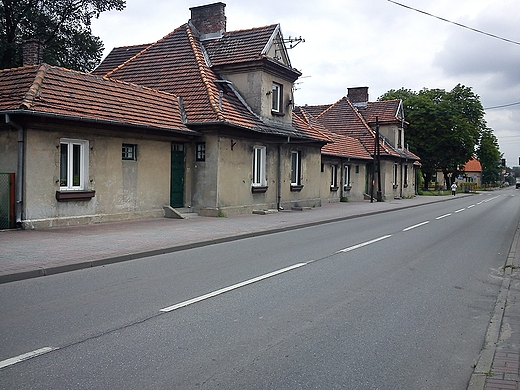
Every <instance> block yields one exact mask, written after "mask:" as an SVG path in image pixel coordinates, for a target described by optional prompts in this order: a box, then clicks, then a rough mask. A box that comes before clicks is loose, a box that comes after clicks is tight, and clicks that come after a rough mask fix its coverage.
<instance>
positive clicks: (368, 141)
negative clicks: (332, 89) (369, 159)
mask: <svg viewBox="0 0 520 390" xmlns="http://www.w3.org/2000/svg"><path fill="white" fill-rule="evenodd" d="M395 102H397V101H392V102H391V104H386V103H385V104H374V105H373V106H372V107H373V108H374V110H369V111H365V113H377V112H382V113H385V112H386V113H388V112H392V111H393V108H395V107H396V106H395ZM377 103H379V102H377ZM298 110H299V111H302V112H306V113H307V115H309V116H312V117H314V118H315V119H316V120H317V121H319V122H321V123H323V125H324V126H325V127H326V128H327V129H328V130H330V131H332V132H333V133H336V134H340V135H344V136H349V137H352V138H355V139H357V140H359V141H360V142H361V144H362V145H363V147H364V148H365V150H367V151H369V152H370V153H372V154H373V152H374V141H375V132H374V130H372V128H371V127H370V126H369V124H368V122H367V121H366V120H365V118H364V117H363V115H361V113H360V110H359V108H358V107H355V106H354V105H353V104H352V103H351V102H350V100H349V99H348V98H347V97H343V98H341V99H340V100H339V101H337V102H336V103H334V104H332V105H320V106H303V107H298ZM378 110H379V111H378ZM320 111H321V112H320ZM388 118H389V116H387V117H385V119H388ZM374 120H375V119H374ZM393 121H395V117H394V119H393ZM380 151H381V155H387V156H393V157H401V158H408V159H411V160H419V158H418V157H417V156H416V155H415V154H413V153H411V152H410V151H408V150H405V149H396V148H394V147H392V146H391V145H390V144H388V143H386V142H384V140H383V139H381V140H380Z"/></svg>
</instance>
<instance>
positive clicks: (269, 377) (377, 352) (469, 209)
mask: <svg viewBox="0 0 520 390" xmlns="http://www.w3.org/2000/svg"><path fill="white" fill-rule="evenodd" d="M519 206H520V196H516V191H515V192H512V191H503V192H496V193H495V192H493V193H489V194H484V195H478V196H474V197H465V198H460V199H456V200H453V201H450V202H441V203H437V204H430V205H425V206H421V207H417V208H413V209H405V210H400V211H395V212H390V213H385V214H380V215H374V216H370V217H362V218H355V219H351V220H347V221H344V222H336V223H329V224H325V225H321V226H316V227H311V228H305V229H299V230H293V231H288V232H284V233H277V234H271V235H266V236H262V237H257V238H250V239H246V240H239V241H234V242H229V243H225V244H219V245H213V246H208V247H203V248H198V249H193V250H188V251H184V252H178V253H173V254H169V255H162V256H156V257H151V258H147V259H141V260H136V261H132V262H126V263H120V264H114V265H110V266H106V267H98V268H92V269H87V270H82V271H76V272H71V273H66V274H59V275H54V276H49V277H45V278H37V279H30V280H26V281H20V282H15V283H9V284H4V285H0V301H1V302H0V303H1V305H0V337H1V344H0V346H1V347H0V366H2V365H5V367H3V368H1V369H0V388H2V389H15V388H16V389H58V388H59V389H62V388H66V389H160V388H164V389H199V388H200V389H216V388H223V389H455V390H456V389H461V390H462V389H466V387H467V384H468V381H469V378H470V376H471V373H472V371H473V364H474V363H475V362H476V361H477V359H478V357H479V352H480V350H481V348H482V344H483V342H484V337H485V332H486V329H487V326H488V324H489V320H490V318H491V315H492V311H493V306H494V303H495V300H496V297H497V294H498V290H499V287H500V284H501V280H502V277H501V272H500V267H502V266H503V265H504V264H505V261H506V257H507V254H508V251H509V247H510V245H511V242H512V240H513V236H514V233H515V229H516V226H517V223H518V220H519V218H520V207H519ZM41 348H48V349H45V350H41ZM39 350H41V352H42V354H41V355H40V356H36V357H33V358H31V359H27V360H24V361H22V362H19V363H16V364H10V363H11V362H12V361H9V360H8V359H10V358H13V357H19V356H23V354H25V353H28V352H33V353H34V354H38V352H35V351H39Z"/></svg>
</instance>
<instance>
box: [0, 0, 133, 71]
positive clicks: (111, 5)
mask: <svg viewBox="0 0 520 390" xmlns="http://www.w3.org/2000/svg"><path fill="white" fill-rule="evenodd" d="M124 8H125V0H0V68H1V69H6V68H13V67H17V66H21V65H22V43H23V42H24V41H25V40H28V39H37V40H39V41H41V42H42V43H43V44H44V52H43V60H44V62H46V63H48V64H51V65H58V66H63V67H66V68H69V69H75V70H80V71H89V70H92V69H93V68H94V67H95V66H96V65H97V64H98V63H99V61H100V59H101V55H102V52H103V43H102V42H101V40H100V39H99V37H96V36H93V35H92V33H91V20H92V18H98V17H99V14H100V13H101V12H104V11H110V10H118V11H121V10H123V9H124Z"/></svg>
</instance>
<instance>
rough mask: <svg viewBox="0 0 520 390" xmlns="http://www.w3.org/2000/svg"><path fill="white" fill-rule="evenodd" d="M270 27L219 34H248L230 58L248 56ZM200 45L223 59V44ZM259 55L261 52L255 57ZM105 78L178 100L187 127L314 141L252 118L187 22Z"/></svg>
mask: <svg viewBox="0 0 520 390" xmlns="http://www.w3.org/2000/svg"><path fill="white" fill-rule="evenodd" d="M276 27H277V25H273V26H268V27H267V28H259V29H252V30H248V34H246V33H245V32H240V31H239V32H236V33H235V32H231V33H226V35H225V36H229V37H236V36H241V35H248V39H249V40H250V41H248V43H247V44H244V45H243V47H242V49H241V50H239V51H238V53H239V55H237V57H236V58H241V59H244V58H253V57H254V54H253V52H254V51H255V50H261V49H259V48H260V47H261V48H262V49H263V48H264V46H265V45H266V44H267V42H268V41H269V37H270V36H271V35H272V33H273V32H272V31H274V30H275V29H276ZM273 29H274V30H273ZM217 41H219V40H217ZM235 41H236V40H235ZM224 42H225V43H226V44H228V43H229V40H228V39H224ZM253 42H254V44H253ZM204 44H205V45H208V46H211V48H212V49H211V50H212V52H213V53H214V59H215V60H219V59H220V60H223V58H225V55H224V53H226V51H227V50H229V46H227V47H226V48H225V49H223V50H219V49H218V48H217V46H218V45H217V43H209V41H208V42H205V43H204ZM217 52H218V53H219V54H216V53H217ZM260 55H261V52H259V53H258V55H257V57H258V56H260ZM106 76H107V77H110V78H114V79H119V80H124V81H127V82H131V83H134V84H139V85H144V86H147V87H150V88H154V89H158V90H161V91H166V92H169V93H173V94H175V95H177V96H179V97H180V98H182V101H183V105H184V109H185V110H186V116H187V121H188V125H191V126H196V125H203V124H215V123H220V124H227V125H229V126H233V127H238V128H243V129H246V130H250V131H254V132H259V133H266V134H273V135H281V136H291V137H295V138H302V139H309V140H313V139H314V138H312V136H310V134H309V133H303V132H300V131H298V130H297V129H295V128H293V127H292V126H291V125H284V124H282V123H281V122H280V123H277V122H274V121H270V122H269V123H267V122H265V121H263V120H262V118H260V117H259V116H258V115H257V114H255V113H254V112H253V111H252V110H251V109H250V108H249V107H248V106H247V104H246V103H245V100H244V99H242V98H241V96H240V95H239V93H238V92H237V91H236V90H235V89H234V87H233V86H232V84H230V83H228V82H226V81H225V80H222V79H220V78H219V76H218V75H217V74H216V73H215V72H214V71H213V70H212V68H211V67H210V66H209V64H208V63H207V61H206V56H205V53H204V50H203V47H202V44H201V42H199V40H198V38H197V37H196V36H195V33H194V32H193V31H192V29H191V28H190V26H189V24H184V25H182V26H180V27H179V28H177V29H176V30H174V31H173V32H171V33H170V34H168V35H166V36H165V37H164V38H162V39H160V40H159V41H157V42H155V43H153V44H151V45H150V46H148V47H147V48H146V49H144V50H142V51H141V52H139V53H138V54H137V55H135V56H134V57H132V58H130V59H128V60H127V61H126V62H124V63H123V64H120V65H119V66H118V67H116V68H114V69H113V70H112V71H110V72H107V74H106Z"/></svg>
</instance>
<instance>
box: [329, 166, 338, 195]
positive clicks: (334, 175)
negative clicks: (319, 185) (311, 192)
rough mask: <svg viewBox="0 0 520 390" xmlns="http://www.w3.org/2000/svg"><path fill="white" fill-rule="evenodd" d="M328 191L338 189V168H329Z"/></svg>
mask: <svg viewBox="0 0 520 390" xmlns="http://www.w3.org/2000/svg"><path fill="white" fill-rule="evenodd" d="M330 189H331V190H334V189H338V166H337V165H331V166H330Z"/></svg>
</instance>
